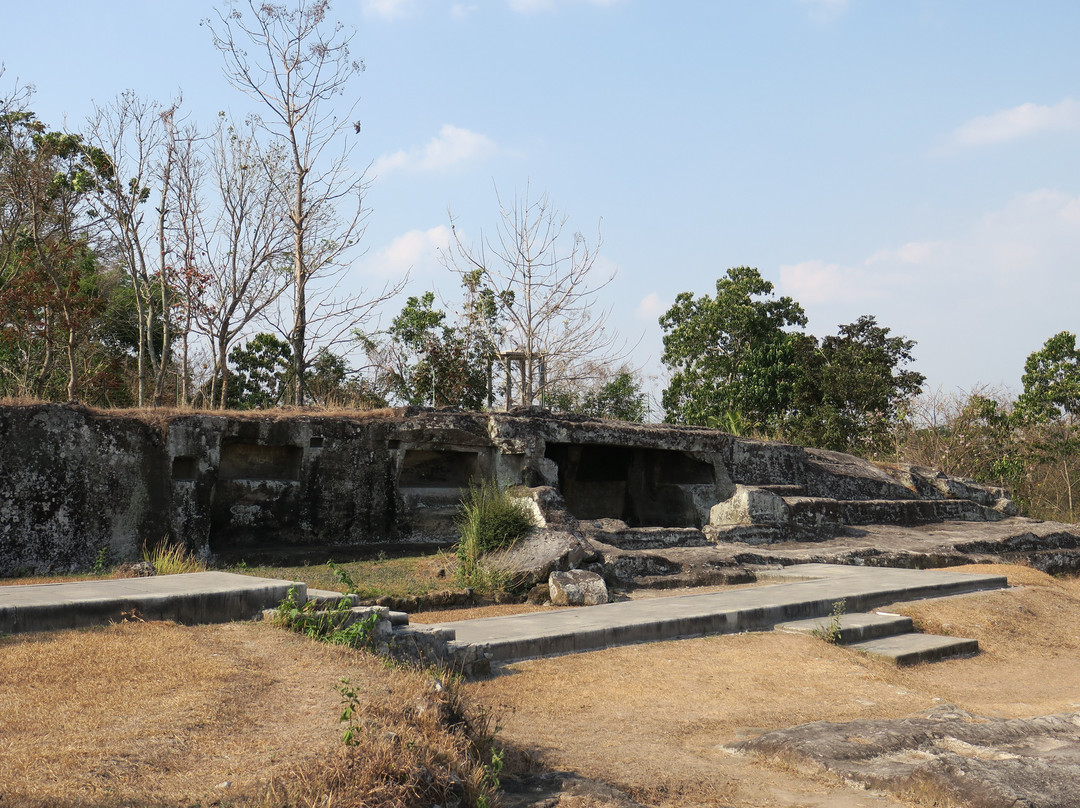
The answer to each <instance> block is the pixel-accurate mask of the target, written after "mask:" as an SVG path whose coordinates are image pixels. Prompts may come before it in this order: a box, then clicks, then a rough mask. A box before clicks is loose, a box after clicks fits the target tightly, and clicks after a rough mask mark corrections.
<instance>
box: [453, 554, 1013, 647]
mask: <svg viewBox="0 0 1080 808" xmlns="http://www.w3.org/2000/svg"><path fill="white" fill-rule="evenodd" d="M785 572H786V571H785V570H777V571H775V572H774V573H773V576H772V577H773V579H774V580H777V581H784V580H785ZM788 574H789V575H790V577H789V578H787V581H788V582H786V583H780V584H778V585H777V586H761V587H749V588H746V589H738V590H722V591H717V592H707V593H701V594H690V595H677V596H674V597H668V598H648V599H644V600H631V601H623V602H617V603H607V604H604V605H601V606H583V607H579V608H570V609H556V610H552V611H543V612H533V613H527V614H517V615H510V616H507V617H487V618H480V619H476V620H461V621H455V622H451V623H442V624H438V627H440V628H448V629H454V631H455V632H456V635H457V640H456V641H457V643H458V644H459V645H471V646H475V647H476V648H478V649H479V650H480V651H481V652H482V653H483V654H484V655H485V656H486V657H487V658H488V659H489V660H491V661H492V662H493V663H499V662H506V661H510V660H515V659H528V658H530V657H542V656H549V655H556V654H570V653H578V652H581V651H590V650H593V649H596V648H604V647H607V646H613V645H627V644H631V643H638V642H655V641H657V640H668V639H676V638H679V637H692V636H698V635H710V634H729V633H735V632H741V631H762V630H769V629H772V628H773V627H774V626H775V625H776V624H777V623H785V622H792V621H796V620H800V619H807V618H815V617H816V618H819V619H828V618H827V615H829V613H830V612H831V611H832V609H833V604H835V603H836V602H837V601H838V600H844V601H846V603H847V604H848V605H849V606H850V607H851V608H852V609H853V610H855V611H866V612H868V611H870V610H872V609H875V608H878V607H879V606H883V605H885V604H887V603H895V602H898V601H908V600H917V599H921V598H926V597H941V596H944V595H947V594H957V593H959V592H973V591H979V590H985V589H996V588H1000V587H1004V586H1006V581H1005V577H1004V576H993V575H973V574H970V573H954V572H950V571H948V570H932V571H931V570H907V569H893V568H887V567H879V568H866V567H838V566H833V565H827V564H805V565H801V569H799V570H797V571H795V572H789V573H788ZM905 636H914V637H924V636H926V635H905ZM946 639H949V638H946ZM893 640H895V638H890V639H888V640H868V641H867V642H866V643H863V644H859V645H867V646H868V647H869V646H870V645H871V644H872V643H884V642H891V641H893ZM859 645H855V646H851V647H859ZM974 650H977V645H976V647H975V648H970V647H968V648H967V649H966V650H959V651H955V652H953V653H973V652H974ZM871 653H872V651H871ZM913 661H914V660H913ZM900 664H907V661H906V659H901V660H900Z"/></svg>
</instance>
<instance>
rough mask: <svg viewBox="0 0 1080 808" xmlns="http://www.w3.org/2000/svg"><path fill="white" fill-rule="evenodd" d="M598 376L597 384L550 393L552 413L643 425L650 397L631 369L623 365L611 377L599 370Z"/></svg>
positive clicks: (549, 399)
mask: <svg viewBox="0 0 1080 808" xmlns="http://www.w3.org/2000/svg"><path fill="white" fill-rule="evenodd" d="M597 375H598V377H599V379H598V381H596V382H593V383H592V384H591V385H588V386H585V387H580V386H576V387H563V388H556V389H555V390H553V391H552V392H551V393H550V395H549V396H548V404H549V406H550V407H551V409H552V410H555V411H556V412H558V411H562V412H572V413H578V414H580V415H588V416H590V417H592V418H604V419H608V420H612V421H633V422H636V423H642V422H644V421H645V419H646V417H648V414H649V397H648V395H647V394H646V393H645V391H644V390H642V387H641V380H640V379H639V378H638V377H637V375H636V374H635V373H634V372H633V371H632V370H631V369H630V368H628V367H626V366H625V365H624V366H622V367H620V368H619V369H618V370H616V371H615V372H614V373H610V372H608V373H604V372H603V371H601V370H599V369H598V370H597Z"/></svg>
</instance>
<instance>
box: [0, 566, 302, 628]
mask: <svg viewBox="0 0 1080 808" xmlns="http://www.w3.org/2000/svg"><path fill="white" fill-rule="evenodd" d="M290 587H296V594H297V599H298V600H299V601H300V602H303V601H304V600H305V599H306V597H307V585H306V584H304V583H294V582H292V581H279V580H276V579H273V578H255V577H253V576H251V575H237V574H235V573H231V572H191V573H186V574H183V575H157V576H153V577H150V578H117V579H113V580H105V581H78V582H75V583H60V584H26V585H18V584H15V585H10V586H0V634H18V633H21V632H26V631H52V630H56V629H62V628H79V627H83V626H100V625H107V624H108V623H112V622H119V621H121V620H124V619H129V618H133V617H134V618H137V619H142V620H174V621H176V622H178V623H226V622H229V621H231V620H249V619H251V618H253V617H255V616H256V615H259V614H260V613H261V612H262V611H263V610H264V609H269V608H271V607H273V606H277V605H278V604H279V603H280V602H281V601H282V600H283V599H284V597H285V595H286V594H288V591H289V588H290Z"/></svg>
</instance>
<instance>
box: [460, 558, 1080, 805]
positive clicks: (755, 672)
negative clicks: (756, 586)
mask: <svg viewBox="0 0 1080 808" xmlns="http://www.w3.org/2000/svg"><path fill="white" fill-rule="evenodd" d="M960 569H961V570H963V569H965V568H960ZM966 569H970V571H972V572H976V571H978V572H995V573H998V574H1000V573H1003V572H1004V573H1006V574H1008V575H1009V577H1010V580H1011V581H1012V582H1014V584H1017V585H1018V588H1016V589H1012V590H1008V591H1003V592H995V593H986V594H978V595H967V596H962V597H956V598H948V599H942V600H935V601H924V602H919V603H913V604H902V605H898V606H896V607H893V608H891V609H889V610H890V611H896V612H904V613H908V614H911V615H912V616H913V617H916V618H917V619H918V620H919V621H920V622H921V623H923V624H924V625H925V626H926V627H927V628H928V629H931V630H933V629H937V628H946V630H948V631H950V632H951V633H953V634H955V635H958V636H968V637H975V638H977V639H978V640H979V641H980V644H981V645H982V647H983V648H984V649H985V651H984V653H982V654H981V655H979V656H977V657H974V658H970V659H958V660H952V661H945V662H939V663H934V664H927V665H920V666H915V667H912V668H896V667H895V666H893V665H890V664H888V663H886V662H883V661H881V660H877V659H874V658H872V657H868V656H866V655H863V654H860V653H858V652H856V651H853V650H850V649H845V648H841V647H836V646H832V645H828V644H826V643H824V642H822V641H820V640H816V639H814V638H812V637H802V636H797V635H787V634H778V633H771V632H763V633H753V634H740V635H728V636H722V637H709V638H701V639H694V640H684V641H678V642H669V643H657V644H653V645H643V646H632V647H626V648H612V649H607V650H604V651H597V652H593V653H589V654H580V655H576V656H567V657H560V658H557V659H546V660H535V661H530V662H523V663H518V664H516V665H513V666H512V667H511V668H510V670H509V672H508V673H507V674H506V675H503V676H500V677H497V678H494V679H491V680H488V681H481V682H476V683H472V684H469V685H468V690H469V693H470V694H471V695H472V696H473V697H474V698H476V699H478V700H480V701H483V702H485V703H487V704H490V705H491V706H492V708H493V709H494V711H495V718H496V720H497V721H498V722H499V724H500V725H501V726H502V728H503V730H502V734H501V735H500V738H501V739H502V740H503V742H505V743H507V744H509V745H510V746H511V747H512V749H513V750H514V755H512V763H513V765H514V766H515V767H516V768H518V769H528V768H530V767H538V766H539V767H553V768H557V769H559V768H568V769H572V770H574V771H577V772H579V773H581V774H583V775H585V776H589V777H593V778H596V779H600V780H602V781H604V782H607V783H611V784H613V785H616V786H618V787H620V788H623V789H625V790H627V791H628V792H630V793H631V794H632V795H633V796H634V797H635V798H637V799H639V800H641V801H643V802H646V803H649V804H657V805H693V804H720V805H739V806H745V807H749V806H774V805H792V806H794V805H798V806H819V805H820V806H829V808H840V806H858V805H867V806H869V805H882V806H885V805H891V806H896V805H911V806H913V805H916V804H918V803H913V802H905V801H904V800H901V799H897V798H893V797H888V796H884V795H877V796H874V795H869V794H867V793H866V792H863V791H859V790H853V789H851V788H849V787H847V786H845V785H844V784H842V783H838V782H836V781H834V780H831V779H828V778H817V777H815V776H810V775H807V774H800V773H798V772H793V771H789V770H786V769H784V768H782V767H775V766H767V765H766V764H765V763H763V762H761V761H757V760H753V759H746V758H742V757H736V756H732V755H731V754H730V753H728V752H727V751H725V749H724V745H725V744H730V743H733V742H735V741H737V740H739V739H742V738H746V737H752V736H753V735H756V734H759V733H761V732H764V731H768V730H771V729H777V728H781V727H789V726H793V725H795V724H800V723H804V722H809V721H817V720H829V721H846V720H851V719H856V718H888V717H900V716H906V715H911V714H913V713H916V712H919V711H921V710H926V709H930V708H931V707H934V706H936V705H940V704H942V703H946V702H947V703H954V704H958V705H959V706H961V707H963V708H964V709H967V710H970V711H971V712H974V713H977V714H984V715H1001V716H1033V715H1043V714H1049V713H1055V712H1064V711H1074V710H1076V709H1078V708H1080V704H1078V703H1077V702H1080V669H1078V668H1077V666H1076V662H1075V660H1076V652H1077V650H1078V648H1080V636H1078V635H1080V629H1078V628H1077V627H1076V626H1075V625H1074V619H1075V615H1076V614H1077V613H1078V612H1080V583H1078V582H1076V581H1059V580H1056V579H1054V578H1051V577H1050V576H1046V575H1043V574H1041V573H1038V572H1036V571H1034V570H1030V569H1026V568H1015V567H998V566H993V567H990V566H980V567H971V568H966ZM552 716H558V718H557V720H552V719H551V717H552Z"/></svg>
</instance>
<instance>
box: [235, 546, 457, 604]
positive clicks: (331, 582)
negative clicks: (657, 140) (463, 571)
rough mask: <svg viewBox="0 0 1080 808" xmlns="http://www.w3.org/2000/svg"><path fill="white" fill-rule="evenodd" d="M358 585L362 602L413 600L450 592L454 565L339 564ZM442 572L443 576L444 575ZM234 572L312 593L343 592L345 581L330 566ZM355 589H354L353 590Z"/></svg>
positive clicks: (439, 561) (422, 559)
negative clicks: (300, 586) (293, 583)
mask: <svg viewBox="0 0 1080 808" xmlns="http://www.w3.org/2000/svg"><path fill="white" fill-rule="evenodd" d="M335 566H336V567H338V568H339V569H341V570H343V571H344V572H345V573H346V574H347V575H348V576H349V578H350V579H352V581H353V583H355V584H356V587H355V594H357V595H359V596H360V598H362V599H365V600H367V599H371V598H377V597H379V596H381V595H390V596H392V597H412V596H415V595H425V594H427V593H429V592H439V591H441V590H444V589H446V588H447V578H446V575H447V569H448V567H450V566H452V561H451V560H450V559H448V558H446V557H445V556H442V555H425V556H408V557H405V558H385V559H371V560H368V561H351V562H348V563H342V564H336V565H335ZM440 570H441V571H442V574H441V575H440ZM233 572H242V573H244V574H245V575H256V576H259V577H260V578H281V579H284V580H287V581H303V582H304V583H305V584H307V585H308V586H309V587H310V588H312V589H331V590H333V591H335V592H340V591H341V590H342V588H343V587H342V583H341V578H340V577H339V576H338V574H337V573H336V572H335V571H334V568H333V567H330V566H329V565H327V564H313V565H311V566H301V567H247V566H244V567H240V568H237V569H234V570H233ZM350 588H351V587H350Z"/></svg>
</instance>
